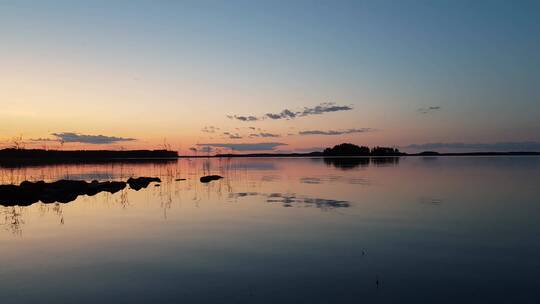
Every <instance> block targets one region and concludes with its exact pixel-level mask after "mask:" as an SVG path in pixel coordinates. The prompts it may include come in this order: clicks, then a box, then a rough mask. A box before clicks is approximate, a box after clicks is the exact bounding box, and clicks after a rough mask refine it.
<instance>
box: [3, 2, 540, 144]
mask: <svg viewBox="0 0 540 304" xmlns="http://www.w3.org/2000/svg"><path fill="white" fill-rule="evenodd" d="M539 20H540V2H538V1H530V2H528V1H518V2H511V1H326V2H323V1H1V2H0V37H2V48H1V49H0V65H1V66H3V67H4V69H3V71H0V100H2V104H4V105H5V107H4V111H3V113H2V112H1V111H0V116H1V117H0V118H2V120H3V121H4V122H5V124H4V125H0V137H1V138H2V139H4V140H9V138H11V137H12V136H16V135H19V134H22V135H24V137H26V138H47V137H50V134H52V133H61V132H74V133H80V134H95V135H97V134H105V135H108V136H116V137H125V138H136V139H138V140H137V141H135V142H130V143H126V144H130V145H140V146H152V145H156V144H157V143H158V142H161V141H162V140H163V139H164V138H165V139H167V140H168V141H170V142H172V143H173V144H175V145H179V146H180V145H181V147H182V148H183V149H187V148H188V147H190V146H196V144H197V143H202V142H204V143H208V142H209V141H210V142H216V143H220V144H221V143H224V141H226V142H227V143H234V144H237V143H256V142H262V141H264V139H261V138H254V137H253V138H249V136H248V133H247V131H246V130H243V128H246V126H247V125H246V124H245V123H242V122H239V121H234V120H231V119H229V118H227V115H254V116H261V115H264V114H266V113H279V112H280V111H282V110H284V109H292V110H293V111H294V110H296V111H301V110H302V109H304V108H306V107H315V106H317V105H320V104H322V103H328V102H333V103H335V104H337V105H348V106H350V107H351V108H353V110H351V111H344V112H340V113H337V112H336V113H328V114H325V115H317V116H313V117H304V118H299V119H291V120H286V121H280V122H272V121H269V120H265V121H261V122H257V123H256V124H253V125H250V126H253V127H255V128H259V129H261V132H262V133H272V134H279V135H280V136H281V139H280V142H283V143H286V144H287V145H288V146H289V149H296V148H297V149H305V148H309V147H314V146H318V145H320V146H326V145H331V144H335V143H339V142H342V141H351V142H355V143H359V144H369V145H375V144H387V145H398V146H408V145H410V144H423V143H430V142H436V143H456V142H459V143H472V144H477V143H495V142H521V141H523V142H525V141H527V142H529V141H540V135H539V134H540V123H539V120H538V118H539V117H540V107H539V106H538V105H539V104H540V92H539V90H538V88H537V87H538V85H537V83H538V80H540V71H539V67H540V55H539V54H540V21H539ZM431 108H432V109H433V110H429V111H424V110H422V109H431ZM205 126H214V127H216V128H219V129H220V130H221V133H220V134H219V136H218V134H213V135H212V136H213V137H212V136H211V135H209V134H208V133H206V132H201V130H202V129H203V128H204V127H205ZM364 128H368V129H372V130H374V132H358V133H348V134H347V133H345V134H344V133H343V132H342V131H343V130H350V129H364ZM305 131H323V133H325V132H326V133H328V132H329V131H336V132H330V133H332V134H334V133H335V134H336V135H335V136H323V135H321V136H318V137H317V136H315V137H314V136H310V137H309V138H307V137H304V136H301V135H299V134H300V133H301V132H305ZM222 133H229V134H231V133H234V134H236V133H238V136H237V138H234V140H233V139H232V138H230V137H227V135H226V134H222ZM340 133H341V134H340ZM288 134H294V135H288Z"/></svg>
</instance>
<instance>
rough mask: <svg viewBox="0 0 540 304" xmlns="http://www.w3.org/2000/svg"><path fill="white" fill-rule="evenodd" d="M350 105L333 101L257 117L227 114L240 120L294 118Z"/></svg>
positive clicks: (341, 109)
mask: <svg viewBox="0 0 540 304" xmlns="http://www.w3.org/2000/svg"><path fill="white" fill-rule="evenodd" d="M352 109H353V108H352V106H347V105H345V106H342V105H337V104H336V103H334V102H324V103H321V104H319V105H317V106H315V107H304V108H303V109H302V110H300V111H291V110H289V109H284V110H282V111H281V112H279V113H266V114H265V115H263V116H261V117H257V116H255V115H248V116H243V115H227V117H228V118H229V119H236V120H240V121H258V120H264V119H272V120H278V119H294V118H297V117H305V116H310V115H321V114H324V113H330V112H338V111H349V110H352Z"/></svg>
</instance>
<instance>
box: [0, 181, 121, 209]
mask: <svg viewBox="0 0 540 304" xmlns="http://www.w3.org/2000/svg"><path fill="white" fill-rule="evenodd" d="M125 187H126V182H98V181H92V182H91V183H87V182H85V181H76V180H59V181H55V182H52V183H46V182H44V181H38V182H29V181H24V182H22V183H21V184H20V185H19V186H16V185H0V204H2V205H4V206H15V205H19V206H29V205H31V204H34V203H37V202H38V201H42V202H43V203H46V204H48V203H54V202H60V203H69V202H71V201H74V200H75V199H76V198H77V197H78V196H79V195H89V196H92V195H96V194H98V193H99V192H103V191H105V192H109V193H115V192H118V191H120V190H122V189H124V188H125Z"/></svg>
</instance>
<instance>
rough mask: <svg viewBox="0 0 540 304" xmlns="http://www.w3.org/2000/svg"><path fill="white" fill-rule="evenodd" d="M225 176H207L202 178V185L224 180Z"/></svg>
mask: <svg viewBox="0 0 540 304" xmlns="http://www.w3.org/2000/svg"><path fill="white" fill-rule="evenodd" d="M222 178H223V176H220V175H206V176H203V177H201V183H209V182H211V181H214V180H218V179H222Z"/></svg>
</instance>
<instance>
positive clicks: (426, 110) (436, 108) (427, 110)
mask: <svg viewBox="0 0 540 304" xmlns="http://www.w3.org/2000/svg"><path fill="white" fill-rule="evenodd" d="M440 109H442V108H441V107H440V106H430V107H425V108H419V109H418V112H419V113H420V114H429V113H431V112H433V111H439V110H440Z"/></svg>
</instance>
